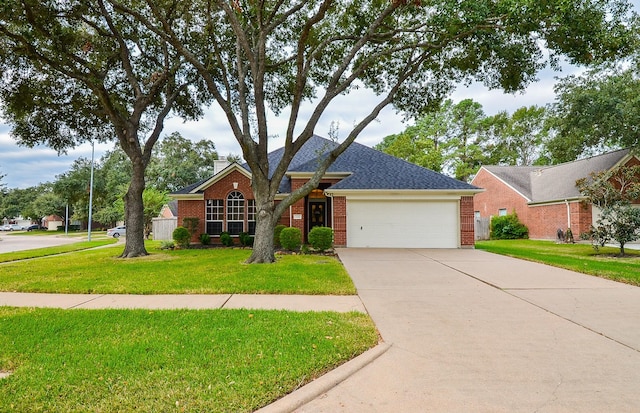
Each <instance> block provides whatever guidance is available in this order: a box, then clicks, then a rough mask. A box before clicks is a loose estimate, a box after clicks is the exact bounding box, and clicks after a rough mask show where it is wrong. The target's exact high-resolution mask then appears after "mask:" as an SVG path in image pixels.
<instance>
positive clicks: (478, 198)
mask: <svg viewBox="0 0 640 413" xmlns="http://www.w3.org/2000/svg"><path fill="white" fill-rule="evenodd" d="M471 184H472V185H475V186H477V187H480V188H484V189H485V191H484V192H481V193H479V194H476V195H475V196H474V197H473V204H474V207H473V208H474V211H479V212H480V216H481V217H485V218H486V217H491V216H497V215H498V211H499V210H500V209H503V208H505V209H506V210H507V213H508V214H510V213H512V212H513V211H515V212H516V214H518V218H520V221H522V222H524V223H525V225H527V224H526V222H528V221H529V217H528V214H529V206H528V205H527V200H526V199H525V198H524V197H523V196H522V195H520V194H519V193H517V192H516V191H515V190H514V189H512V188H511V187H509V186H508V185H506V184H505V183H503V182H502V181H500V180H499V179H498V178H496V177H495V176H493V175H491V174H490V173H489V172H487V171H486V170H484V169H480V171H479V172H478V174H477V175H476V177H475V178H473V181H471Z"/></svg>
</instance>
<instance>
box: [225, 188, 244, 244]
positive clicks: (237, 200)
mask: <svg viewBox="0 0 640 413" xmlns="http://www.w3.org/2000/svg"><path fill="white" fill-rule="evenodd" d="M227 231H228V232H229V234H231V235H238V234H240V233H241V232H244V195H242V193H241V192H238V191H233V192H231V193H230V194H229V195H228V196H227Z"/></svg>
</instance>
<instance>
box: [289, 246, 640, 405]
mask: <svg viewBox="0 0 640 413" xmlns="http://www.w3.org/2000/svg"><path fill="white" fill-rule="evenodd" d="M339 256H340V258H341V259H342V261H343V263H344V265H345V266H346V268H347V270H348V272H349V274H350V275H351V276H352V278H353V280H354V282H355V284H356V287H357V289H358V294H359V295H360V297H361V299H362V301H363V302H364V305H365V306H366V308H367V310H368V311H369V313H370V314H371V317H372V318H373V320H374V321H375V323H376V325H377V326H378V328H379V330H380V334H381V335H382V338H383V339H384V341H385V342H387V343H388V344H390V345H391V348H390V349H389V350H388V351H387V352H386V353H384V354H383V355H382V356H380V357H379V358H378V359H376V360H375V361H374V362H373V363H371V364H369V365H368V366H366V367H364V368H363V369H361V370H360V371H359V372H357V373H356V374H354V375H353V376H351V377H350V378H348V379H347V380H345V381H344V382H342V383H341V384H339V385H338V386H336V387H334V388H333V389H332V390H330V391H328V392H327V393H325V394H323V395H321V396H320V397H318V398H316V399H315V400H313V401H311V402H310V403H308V404H306V405H304V406H302V407H300V408H299V409H298V410H296V411H297V412H332V413H333V412H638V411H640V391H639V390H638V388H639V387H640V322H639V321H638V320H639V317H640V316H639V315H640V288H637V287H633V286H629V285H625V284H620V283H616V282H613V281H607V280H603V279H599V278H596V277H591V276H587V275H582V274H578V273H575V272H571V271H566V270H561V269H557V268H552V267H549V266H545V265H541V264H535V263H530V262H526V261H522V260H517V259H513V258H508V257H502V256H499V255H494V254H490V253H486V252H483V251H478V250H422V249H420V250H418V249H415V250H412V249H405V250H386V249H385V250H382V249H342V250H340V251H339Z"/></svg>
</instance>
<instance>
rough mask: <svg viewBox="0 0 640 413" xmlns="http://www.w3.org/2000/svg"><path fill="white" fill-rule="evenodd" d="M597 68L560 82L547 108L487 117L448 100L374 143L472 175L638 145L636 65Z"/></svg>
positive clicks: (460, 175)
mask: <svg viewBox="0 0 640 413" xmlns="http://www.w3.org/2000/svg"><path fill="white" fill-rule="evenodd" d="M625 67H626V68H624V69H622V68H620V67H619V66H615V67H611V66H610V65H609V66H606V67H599V68H597V69H593V70H591V71H589V72H586V73H584V74H583V75H580V76H570V77H568V78H565V79H562V80H560V81H559V82H558V83H557V85H556V87H555V91H556V99H555V101H554V102H553V103H551V104H549V105H547V106H546V107H538V106H529V107H521V108H519V109H517V110H515V111H514V112H513V113H508V112H507V111H502V112H499V113H497V114H495V115H492V116H488V115H486V114H485V113H484V110H483V107H482V105H481V104H480V103H478V102H475V101H473V100H472V99H465V100H462V101H460V102H458V103H454V102H453V101H451V100H446V101H444V102H443V103H442V104H441V105H439V106H438V107H437V108H436V110H434V111H431V112H428V113H425V114H423V115H421V116H418V117H417V118H416V119H415V121H414V122H413V124H412V125H411V126H409V127H407V128H406V129H405V130H404V131H402V132H400V133H398V134H395V135H390V136H387V137H385V138H384V139H383V141H382V142H381V143H380V144H378V145H377V146H376V149H378V150H381V151H383V152H386V153H389V154H391V155H394V156H397V157H399V158H402V159H405V160H407V161H409V162H412V163H415V164H418V165H421V166H424V167H426V168H429V169H432V170H434V171H437V172H442V173H445V174H448V175H450V176H453V177H455V178H457V179H460V180H463V181H468V180H469V179H470V178H471V177H473V175H474V174H475V173H476V172H477V171H478V169H479V168H480V167H481V166H482V165H513V166H524V165H552V164H557V163H562V162H569V161H573V160H576V159H579V158H583V157H586V156H591V155H597V154H600V153H603V152H606V151H610V150H615V149H620V148H631V149H634V150H637V149H640V129H638V125H640V73H639V70H640V69H638V65H637V64H635V63H634V64H631V65H629V64H627V65H625Z"/></svg>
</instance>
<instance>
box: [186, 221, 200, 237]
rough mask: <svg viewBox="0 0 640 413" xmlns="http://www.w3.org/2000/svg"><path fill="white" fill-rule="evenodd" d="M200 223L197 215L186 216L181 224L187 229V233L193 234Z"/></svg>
mask: <svg viewBox="0 0 640 413" xmlns="http://www.w3.org/2000/svg"><path fill="white" fill-rule="evenodd" d="M199 224H200V218H198V217H186V218H184V219H183V220H182V226H183V227H185V228H186V229H188V230H189V233H191V234H195V233H196V230H197V229H198V225H199Z"/></svg>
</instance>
